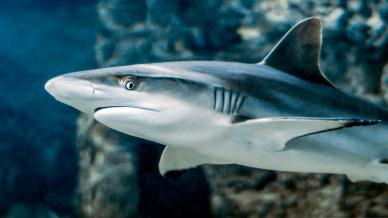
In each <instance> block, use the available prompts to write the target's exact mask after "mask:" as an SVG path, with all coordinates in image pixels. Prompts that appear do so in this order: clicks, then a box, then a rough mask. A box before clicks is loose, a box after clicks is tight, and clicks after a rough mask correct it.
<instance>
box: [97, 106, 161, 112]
mask: <svg viewBox="0 0 388 218" xmlns="http://www.w3.org/2000/svg"><path fill="white" fill-rule="evenodd" d="M109 108H136V109H141V110H147V111H152V112H159V111H157V110H155V109H152V108H146V107H136V106H129V105H127V106H105V107H98V108H96V109H94V113H96V112H97V111H99V110H103V109H109Z"/></svg>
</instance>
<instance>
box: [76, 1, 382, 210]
mask: <svg viewBox="0 0 388 218" xmlns="http://www.w3.org/2000/svg"><path fill="white" fill-rule="evenodd" d="M97 8H98V13H99V18H100V20H101V24H102V31H101V33H100V34H99V36H98V38H97V44H96V59H97V62H98V64H99V66H101V67H104V66H115V65H124V64H133V63H145V62H154V61H168V60H187V59H207V60H217V59H219V60H229V61H243V62H258V61H259V60H260V59H261V58H263V57H264V55H265V54H266V53H267V52H268V51H269V50H270V49H271V48H272V46H273V45H274V43H276V41H277V40H278V39H279V38H280V37H281V36H282V35H283V34H284V33H285V32H286V31H287V30H288V29H289V28H290V27H291V26H292V25H293V24H295V23H296V22H297V21H299V20H301V19H303V18H306V17H309V16H318V17H321V18H322V19H323V21H324V31H323V32H324V38H323V41H324V45H323V49H322V57H321V60H322V68H323V70H324V72H326V74H327V75H328V77H329V78H330V79H331V80H332V81H333V82H334V83H335V84H336V86H337V87H339V88H341V89H343V90H344V91H346V92H349V93H353V94H356V95H358V96H361V97H363V98H367V99H369V100H371V101H373V102H375V103H377V104H380V105H383V106H384V105H387V104H386V102H387V96H388V89H387V88H388V85H387V84H388V82H387V81H388V79H387V78H388V76H387V74H388V73H387V68H388V67H387V62H388V58H387V57H388V55H387V51H388V49H387V46H388V30H387V29H388V28H387V23H388V16H387V15H388V2H386V1H381V0H380V1H379V0H374V1H366V0H365V1H364V0H361V1H355V0H350V1H342V0H338V1H319V2H318V1H301V0H287V1H276V2H275V1H270V0H262V1H253V0H248V1H228V0H215V1H206V0H198V1H189V0H171V1H162V0H136V1H134V0H100V2H99V4H98V7H97ZM384 66H385V68H384ZM383 69H385V70H383ZM384 96H385V97H384ZM384 99H385V102H384ZM78 126H79V131H78V132H79V148H80V151H81V160H80V163H81V183H80V194H81V203H82V211H83V214H84V215H85V216H86V217H99V216H100V215H101V217H103V216H102V214H104V215H106V216H110V217H134V216H141V217H150V216H151V217H163V216H167V214H169V215H170V217H172V216H176V217H178V216H179V215H180V216H183V215H184V216H185V217H187V216H191V215H193V214H195V215H197V216H198V215H199V214H201V215H202V216H210V213H211V214H212V216H213V217H332V216H357V217H365V216H388V210H387V208H388V186H386V185H380V184H374V183H368V182H360V183H350V182H349V181H348V180H347V179H346V178H345V177H344V176H338V175H320V174H301V173H284V172H272V171H265V170H258V169H252V168H247V167H241V166H234V165H231V166H205V167H201V168H200V169H195V170H189V171H188V172H184V173H183V175H182V176H180V177H178V178H177V179H166V178H162V177H160V176H159V175H158V174H157V169H156V166H157V161H158V158H159V157H158V156H159V155H160V151H161V146H160V145H155V144H152V143H149V142H145V141H142V140H137V139H133V138H131V137H129V136H123V135H121V134H119V133H117V132H114V131H111V130H108V129H107V128H105V127H103V126H101V125H99V124H97V123H95V122H94V121H92V119H91V118H87V117H81V118H80V119H79V122H78ZM145 149H146V150H145ZM150 154H152V155H150ZM202 171H203V172H204V174H203V173H202ZM204 177H205V178H206V181H205V178H204ZM206 182H207V183H206ZM209 188H210V190H209ZM166 190H167V191H166ZM209 191H210V192H209ZM208 211H210V212H208ZM193 216H194V215H193Z"/></svg>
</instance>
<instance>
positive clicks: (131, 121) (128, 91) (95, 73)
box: [45, 64, 221, 142]
mask: <svg viewBox="0 0 388 218" xmlns="http://www.w3.org/2000/svg"><path fill="white" fill-rule="evenodd" d="M213 83H221V81H218V80H217V79H215V78H213V77H211V76H208V75H198V74H195V73H193V72H176V71H175V70H171V69H169V68H166V67H162V66H160V65H158V64H144V65H131V66H124V67H112V68H103V69H97V70H90V71H80V72H74V73H69V74H64V75H61V76H58V77H55V78H53V79H51V80H49V81H48V82H47V83H46V85H45V89H46V90H47V91H48V92H49V93H50V94H51V95H52V96H54V97H55V98H56V99H57V100H58V101H60V102H63V103H65V104H67V105H70V106H72V107H74V108H76V109H78V110H80V111H81V112H83V113H86V114H90V115H93V116H94V118H95V119H96V120H97V121H99V122H101V123H103V124H105V125H107V126H108V127H110V128H113V129H115V130H118V131H121V132H124V133H126V134H129V135H133V136H137V137H141V138H146V139H150V140H154V141H158V142H160V141H163V140H162V139H160V138H161V137H162V138H166V137H168V135H169V134H172V132H171V131H178V130H179V129H182V130H183V129H187V128H196V127H195V125H196V124H195V123H194V122H190V120H193V121H194V120H196V122H200V121H199V120H201V118H200V117H202V121H205V120H206V119H207V118H208V117H210V114H208V113H207V111H208V112H209V113H211V112H212V111H213V110H212V109H213V108H214V102H213V101H214V100H213V98H212V96H213V95H214V87H213V85H214V84H213ZM206 114H208V115H209V116H208V117H206ZM190 117H191V118H193V119H188V118H190ZM194 118H195V119H194ZM182 121H185V122H182ZM178 124H179V125H178ZM171 128H176V129H174V130H173V129H171Z"/></svg>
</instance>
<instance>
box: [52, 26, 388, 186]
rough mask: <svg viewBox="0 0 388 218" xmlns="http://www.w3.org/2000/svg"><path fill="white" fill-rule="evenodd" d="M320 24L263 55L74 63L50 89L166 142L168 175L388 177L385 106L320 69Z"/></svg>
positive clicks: (298, 30) (117, 125)
mask: <svg viewBox="0 0 388 218" xmlns="http://www.w3.org/2000/svg"><path fill="white" fill-rule="evenodd" d="M320 44H321V24H320V21H319V20H318V19H316V18H310V19H306V20H304V21H302V22H300V23H298V24H297V25H295V26H294V27H293V28H292V29H291V30H290V31H289V32H288V33H287V34H286V35H285V36H284V37H283V38H282V40H281V41H280V42H279V43H278V44H277V45H276V46H275V48H274V49H273V50H272V51H271V53H270V54H269V55H268V56H267V57H266V58H265V59H264V60H263V61H262V62H260V63H259V64H244V63H233V62H216V61H185V62H166V63H156V64H140V65H131V66H123V67H113V68H103V69H97V70H90V71H82V72H75V73H70V74H65V75H62V76H59V77H56V78H54V79H52V80H50V81H49V82H47V84H46V89H47V90H48V91H49V92H50V93H51V94H52V95H53V96H54V97H55V98H56V99H58V100H59V101H61V102H64V103H66V104H68V105H70V106H73V107H75V108H77V109H79V110H80V111H82V112H84V113H88V114H93V116H94V117H95V119H96V120H97V121H99V122H101V123H103V124H105V125H106V126H108V127H110V128H113V129H115V130H118V131H120V132H123V133H126V134H129V135H133V136H136V137H140V138H144V139H147V140H151V141H155V142H158V143H161V144H164V145H166V148H165V150H164V152H163V154H162V157H161V160H160V163H159V168H160V172H161V173H162V174H165V173H166V172H168V171H173V170H182V169H187V168H191V167H195V166H198V165H201V164H241V165H245V166H250V167H256V168H262V169H271V170H281V171H294V172H317V173H338V174H346V175H347V176H348V177H349V178H350V179H351V180H352V181H360V180H370V181H375V182H384V183H388V165H387V160H388V112H387V111H386V110H385V109H383V108H380V107H378V106H376V105H373V104H371V103H369V102H367V101H365V100H362V99H359V98H357V97H354V96H350V95H347V94H345V93H344V92H341V91H340V90H338V89H336V88H335V87H334V85H332V84H331V83H330V82H329V81H328V80H327V79H326V78H325V76H324V75H323V74H322V73H321V72H320V69H319V65H318V59H319V50H320Z"/></svg>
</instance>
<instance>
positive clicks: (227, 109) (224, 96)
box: [213, 87, 246, 115]
mask: <svg viewBox="0 0 388 218" xmlns="http://www.w3.org/2000/svg"><path fill="white" fill-rule="evenodd" d="M213 96H214V107H213V109H214V111H216V112H219V113H222V114H227V115H237V114H238V113H239V112H240V110H241V107H242V105H243V103H244V101H245V99H246V97H245V96H243V95H240V93H238V92H234V91H232V90H230V89H225V88H223V87H215V88H214V94H213Z"/></svg>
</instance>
